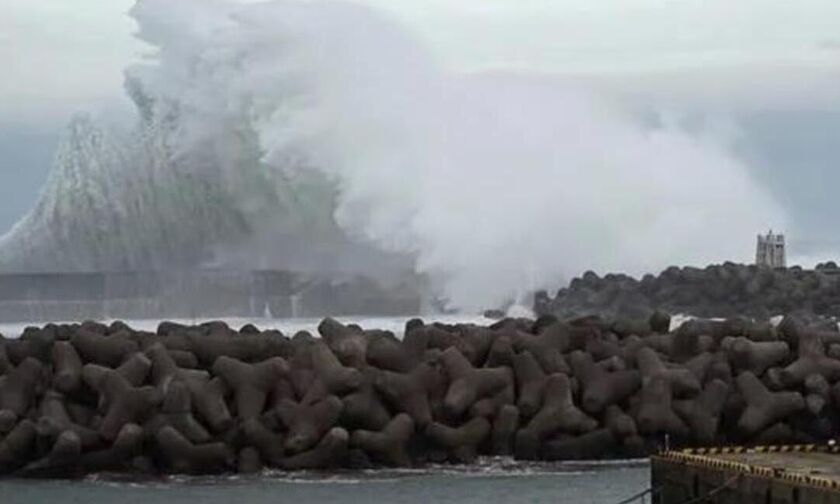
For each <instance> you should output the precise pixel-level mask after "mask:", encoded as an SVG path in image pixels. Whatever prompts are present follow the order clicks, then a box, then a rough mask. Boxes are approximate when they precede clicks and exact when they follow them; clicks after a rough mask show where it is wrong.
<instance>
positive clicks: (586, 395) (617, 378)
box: [569, 351, 642, 414]
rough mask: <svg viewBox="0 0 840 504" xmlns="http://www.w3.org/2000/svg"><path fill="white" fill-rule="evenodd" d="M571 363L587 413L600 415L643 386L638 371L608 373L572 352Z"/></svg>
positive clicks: (584, 355)
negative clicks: (608, 407)
mask: <svg viewBox="0 0 840 504" xmlns="http://www.w3.org/2000/svg"><path fill="white" fill-rule="evenodd" d="M569 361H570V363H571V365H572V369H574V372H575V377H576V378H577V379H578V381H579V382H580V384H581V387H582V394H581V406H582V408H583V410H584V411H586V412H587V413H591V414H597V413H600V412H601V411H603V410H604V409H606V408H607V406H609V405H611V404H616V403H620V402H621V401H623V400H624V399H626V398H628V397H629V396H631V395H632V394H634V393H635V392H636V391H637V390H639V387H640V386H641V381H642V380H641V376H640V374H639V372H638V371H636V370H628V371H618V372H615V373H608V372H606V371H604V370H603V369H601V368H599V367H598V366H597V365H595V363H594V362H593V361H592V358H591V357H590V356H589V355H587V354H585V353H584V352H580V351H575V352H572V353H571V354H570V355H569Z"/></svg>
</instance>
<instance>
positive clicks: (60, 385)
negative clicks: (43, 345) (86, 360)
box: [52, 341, 82, 394]
mask: <svg viewBox="0 0 840 504" xmlns="http://www.w3.org/2000/svg"><path fill="white" fill-rule="evenodd" d="M52 363H53V387H54V388H55V389H56V390H58V391H59V392H63V393H65V394H71V393H73V392H75V391H76V390H78V389H79V386H81V384H82V358H81V357H79V353H78V352H76V348H75V347H73V345H72V344H70V343H69V342H67V341H56V342H55V345H53V348H52Z"/></svg>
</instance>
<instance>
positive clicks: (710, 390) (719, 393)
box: [674, 380, 729, 445]
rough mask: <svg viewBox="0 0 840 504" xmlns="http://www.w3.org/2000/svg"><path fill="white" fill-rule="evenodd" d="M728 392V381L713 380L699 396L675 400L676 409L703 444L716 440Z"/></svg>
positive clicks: (696, 438)
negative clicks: (685, 399)
mask: <svg viewBox="0 0 840 504" xmlns="http://www.w3.org/2000/svg"><path fill="white" fill-rule="evenodd" d="M728 393H729V386H728V385H727V384H726V383H724V382H723V381H721V380H712V381H710V382H709V383H708V384H707V385H706V387H705V388H704V389H703V392H701V393H700V395H699V396H698V397H697V398H695V399H692V400H687V401H676V402H674V411H676V412H677V414H678V415H679V416H680V417H681V418H682V419H683V421H684V422H685V423H687V424H688V426H689V427H690V428H691V432H692V437H693V438H694V440H695V441H697V442H699V443H701V444H703V445H711V444H712V443H714V442H715V440H716V437H717V434H718V428H719V426H720V417H721V414H722V413H723V407H724V406H725V404H726V397H727V394H728Z"/></svg>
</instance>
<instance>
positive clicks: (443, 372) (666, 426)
mask: <svg viewBox="0 0 840 504" xmlns="http://www.w3.org/2000/svg"><path fill="white" fill-rule="evenodd" d="M669 324H670V317H669V316H667V315H665V314H663V313H659V312H657V313H655V314H654V316H652V317H651V318H650V319H647V320H618V321H615V322H606V321H605V320H603V319H600V318H597V317H589V318H583V319H576V320H570V321H567V322H560V321H558V320H557V319H555V318H553V317H543V318H540V319H538V320H536V321H532V320H524V319H506V320H503V321H501V322H499V323H497V324H495V325H493V326H491V327H479V326H474V325H443V324H424V323H423V322H422V321H420V320H412V321H410V322H409V323H408V324H407V326H406V332H405V336H404V339H402V340H400V339H397V338H396V337H395V336H394V335H393V334H392V333H390V332H385V331H379V330H363V329H361V328H359V327H356V326H345V325H342V324H340V323H338V322H337V321H335V320H332V319H326V320H324V321H323V322H322V323H321V325H320V326H319V332H320V333H321V336H322V337H321V338H316V337H313V336H312V335H310V334H309V333H306V332H301V333H298V334H296V335H295V336H294V337H292V338H288V337H286V336H284V335H282V334H280V333H279V332H277V331H260V330H258V329H257V328H255V327H253V326H251V325H248V326H245V327H243V328H241V329H240V330H239V331H234V330H232V329H230V328H229V327H228V326H227V325H226V324H224V323H221V322H213V323H208V324H203V325H200V326H195V327H186V326H181V325H177V324H173V323H162V324H161V325H160V326H159V328H158V331H157V333H147V332H142V331H135V330H132V329H131V328H129V327H128V326H126V325H125V324H123V323H119V322H116V323H113V324H111V325H110V326H105V325H102V324H98V323H93V322H86V323H84V324H81V325H72V326H70V325H62V326H56V325H47V326H45V327H43V328H31V329H28V330H26V331H25V333H24V334H23V335H22V337H21V338H19V339H6V340H0V474H6V475H17V476H35V477H55V476H78V475H82V474H86V473H89V472H93V471H103V470H109V471H137V472H140V473H144V474H159V473H194V474H195V473H200V474H205V473H218V472H233V471H238V472H242V473H250V472H255V471H258V470H260V469H261V468H263V467H266V466H268V467H275V468H281V469H284V470H302V469H328V468H333V467H370V466H378V465H388V466H410V465H418V464H424V463H428V462H453V463H464V462H469V461H471V460H473V459H474V458H475V457H476V456H478V455H481V454H493V455H514V456H515V457H517V458H519V459H527V460H534V459H541V460H568V459H596V458H606V457H636V456H643V455H645V454H647V453H649V452H650V451H652V450H655V449H657V448H659V447H661V445H662V443H663V442H664V440H665V439H666V437H667V438H668V439H669V441H670V443H671V445H672V446H691V445H711V444H724V443H742V444H743V443H747V444H749V443H788V442H815V441H819V440H825V439H827V438H829V437H831V436H832V435H833V434H834V433H835V432H836V431H837V427H838V425H840V418H838V407H837V406H839V405H840V382H838V380H840V360H837V359H838V357H840V333H838V332H837V330H836V326H819V325H815V326H808V325H806V324H804V323H802V322H801V321H799V320H797V319H795V318H791V317H789V318H786V319H785V320H784V321H783V322H782V324H781V325H780V326H779V327H778V328H775V327H773V326H771V325H769V324H756V323H751V322H747V321H745V320H743V319H731V320H727V321H710V320H694V321H691V322H688V323H686V324H684V325H683V326H682V327H680V328H679V329H678V330H676V331H675V332H673V333H668V328H669Z"/></svg>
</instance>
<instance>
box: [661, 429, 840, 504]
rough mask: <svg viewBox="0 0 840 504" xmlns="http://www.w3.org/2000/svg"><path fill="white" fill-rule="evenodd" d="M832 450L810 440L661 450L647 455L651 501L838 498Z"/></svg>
mask: <svg viewBox="0 0 840 504" xmlns="http://www.w3.org/2000/svg"><path fill="white" fill-rule="evenodd" d="M838 453H840V447H837V446H829V445H814V444H811V445H786V446H756V447H752V448H745V447H726V448H716V449H700V450H681V451H669V452H665V453H661V454H658V455H656V456H654V457H652V459H651V494H652V496H653V499H652V502H654V503H658V504H669V503H674V504H677V503H684V502H714V503H720V504H726V503H733V504H741V503H745V504H753V503H754V504H767V503H771V504H806V503H808V504H810V503H826V504H829V503H840V470H838V469H840V465H838V464H837V461H836V459H837V456H838Z"/></svg>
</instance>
